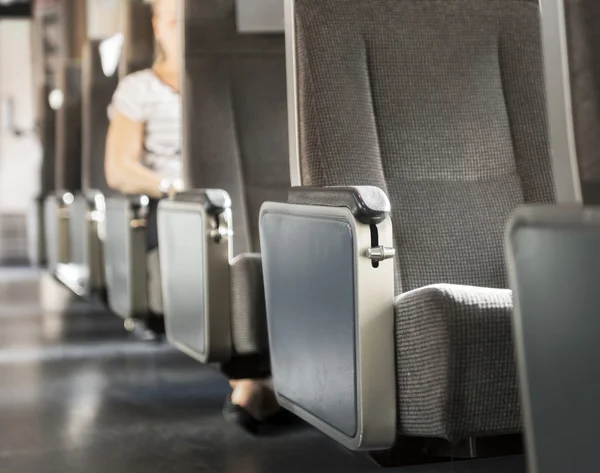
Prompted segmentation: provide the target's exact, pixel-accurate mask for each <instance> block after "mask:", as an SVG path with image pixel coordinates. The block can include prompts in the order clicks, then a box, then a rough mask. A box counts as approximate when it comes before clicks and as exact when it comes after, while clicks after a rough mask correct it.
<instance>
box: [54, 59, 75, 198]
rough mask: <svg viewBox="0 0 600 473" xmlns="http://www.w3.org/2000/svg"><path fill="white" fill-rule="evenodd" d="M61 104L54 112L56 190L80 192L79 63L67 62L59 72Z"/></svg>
mask: <svg viewBox="0 0 600 473" xmlns="http://www.w3.org/2000/svg"><path fill="white" fill-rule="evenodd" d="M58 80H59V87H60V90H62V91H63V94H64V103H63V105H62V107H61V108H60V110H58V112H57V124H56V127H57V128H56V175H55V178H56V189H57V190H60V191H63V190H67V191H71V192H75V191H78V190H81V62H80V61H78V60H71V61H68V62H67V63H66V64H65V65H64V67H63V68H62V69H61V71H60V75H59V79H58Z"/></svg>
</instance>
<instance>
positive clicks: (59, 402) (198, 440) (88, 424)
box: [0, 269, 524, 473]
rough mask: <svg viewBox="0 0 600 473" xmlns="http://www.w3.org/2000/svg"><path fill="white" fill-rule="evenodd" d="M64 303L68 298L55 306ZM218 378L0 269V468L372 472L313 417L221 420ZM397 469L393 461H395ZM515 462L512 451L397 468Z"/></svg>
mask: <svg viewBox="0 0 600 473" xmlns="http://www.w3.org/2000/svg"><path fill="white" fill-rule="evenodd" d="M65 307H66V308H65ZM226 392H227V383H226V381H225V379H223V378H222V377H221V376H220V375H218V374H217V373H216V372H215V371H213V370H212V369H210V368H208V367H204V366H202V365H200V364H198V363H196V362H194V361H192V360H190V359H187V358H186V357H184V356H183V355H180V354H179V353H177V352H175V351H174V350H173V349H171V348H170V347H168V346H167V345H165V344H164V343H157V342H142V341H139V340H136V339H134V338H132V337H130V336H128V335H126V333H125V332H124V330H123V328H122V323H121V321H120V320H119V319H118V318H117V317H115V316H112V315H110V314H108V313H107V312H105V311H103V310H102V309H101V308H98V307H97V308H96V309H94V308H93V306H91V305H90V304H88V303H81V302H73V301H70V298H69V297H68V293H66V292H65V290H64V289H63V288H62V287H60V286H59V285H58V284H57V283H55V282H54V281H53V280H52V279H50V278H48V277H47V276H40V275H39V274H38V273H36V272H34V271H32V270H18V269H4V270H0V472H2V473H21V472H22V473H38V472H39V473H54V472H57V473H121V472H128V473H134V472H143V473H154V472H156V473H169V472H176V473H203V472H211V473H213V472H219V473H228V472H231V473H262V472H264V473H296V472H302V473H320V472H323V473H325V472H327V473H333V472H340V473H341V472H343V473H352V472H376V471H381V468H379V467H378V466H376V465H375V464H373V463H372V462H371V461H370V460H368V459H367V457H366V456H364V455H361V454H354V453H351V452H348V451H346V450H344V449H343V448H342V447H339V446H338V445H336V444H335V443H334V442H333V441H331V440H329V439H327V438H325V437H324V436H322V435H321V434H320V433H318V432H316V431H315V430H313V429H312V428H309V427H305V428H300V429H296V430H294V431H292V432H287V433H284V434H281V435H278V436H270V437H266V438H254V437H251V436H249V435H247V434H245V433H244V432H242V431H241V430H239V429H238V428H236V427H235V426H232V425H229V424H227V423H225V422H224V420H223V418H222V417H221V413H220V410H221V406H222V402H223V398H224V396H225V393H226ZM393 471H396V470H393ZM401 471H403V472H406V473H442V472H444V473H450V472H453V473H479V472H481V473H509V472H510V473H522V472H524V467H523V461H522V459H521V458H507V459H501V460H488V461H478V462H460V463H454V464H448V465H445V466H439V465H438V466H431V467H428V466H425V467H413V468H405V469H402V470H401Z"/></svg>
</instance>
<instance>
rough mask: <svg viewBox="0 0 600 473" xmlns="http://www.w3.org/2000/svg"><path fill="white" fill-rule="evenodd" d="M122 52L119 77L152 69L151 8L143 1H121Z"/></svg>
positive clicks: (152, 33)
mask: <svg viewBox="0 0 600 473" xmlns="http://www.w3.org/2000/svg"><path fill="white" fill-rule="evenodd" d="M120 16H121V18H122V25H123V29H124V31H123V36H124V38H125V42H124V43H123V50H122V54H121V60H120V64H119V76H120V77H125V76H126V75H128V74H132V73H133V72H137V71H141V70H143V69H147V68H149V67H152V63H153V62H154V48H155V40H154V31H153V29H152V6H151V5H150V3H149V2H145V1H144V0H122V2H121V12H120Z"/></svg>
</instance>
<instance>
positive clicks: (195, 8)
mask: <svg viewBox="0 0 600 473" xmlns="http://www.w3.org/2000/svg"><path fill="white" fill-rule="evenodd" d="M184 3H185V6H184V8H185V18H186V20H219V19H227V18H231V17H232V16H233V15H235V1H234V0H202V1H199V0H185V2H184Z"/></svg>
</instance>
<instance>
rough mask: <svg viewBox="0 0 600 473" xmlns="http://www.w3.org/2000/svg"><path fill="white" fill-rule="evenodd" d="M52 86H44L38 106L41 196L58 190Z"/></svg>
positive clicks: (40, 92)
mask: <svg viewBox="0 0 600 473" xmlns="http://www.w3.org/2000/svg"><path fill="white" fill-rule="evenodd" d="M50 92H52V88H51V86H50V85H47V84H44V86H43V87H40V89H39V91H38V101H37V106H38V110H40V112H41V114H40V117H39V119H38V120H39V127H40V129H39V132H38V134H39V138H40V145H41V148H42V169H41V176H40V195H41V196H47V195H48V194H50V193H51V192H52V191H54V190H55V189H56V121H57V116H56V112H55V111H54V110H52V108H51V107H50V101H49V100H48V95H49V94H50Z"/></svg>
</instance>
